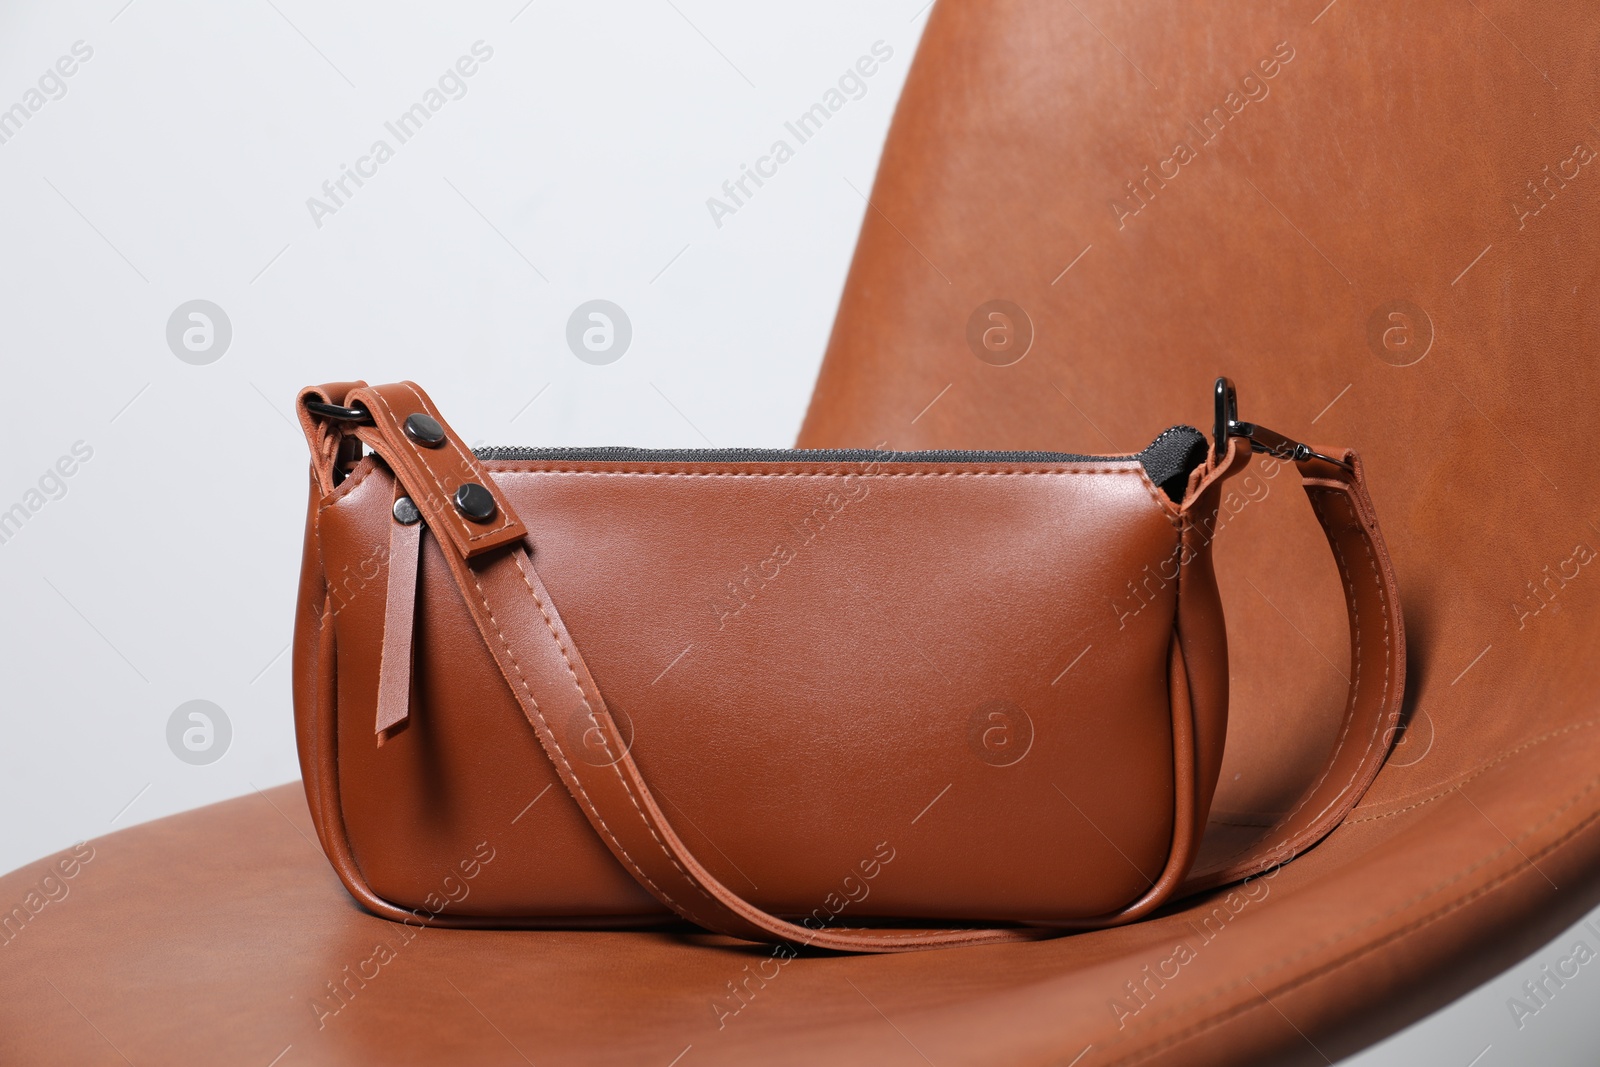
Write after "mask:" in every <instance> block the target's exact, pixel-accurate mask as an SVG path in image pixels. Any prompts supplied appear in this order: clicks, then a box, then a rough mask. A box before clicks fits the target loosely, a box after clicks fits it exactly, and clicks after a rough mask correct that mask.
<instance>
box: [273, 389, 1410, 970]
mask: <svg viewBox="0 0 1600 1067" xmlns="http://www.w3.org/2000/svg"><path fill="white" fill-rule="evenodd" d="M1216 403H1217V424H1216V427H1215V430H1214V435H1213V439H1212V441H1211V442H1209V443H1208V442H1207V440H1206V438H1205V436H1204V435H1203V434H1201V433H1200V432H1199V431H1197V430H1194V429H1191V428H1189V427H1182V426H1180V427H1174V428H1173V429H1170V430H1167V431H1165V432H1164V433H1162V434H1161V435H1160V436H1159V437H1157V438H1156V439H1155V441H1154V442H1152V443H1151V445H1150V446H1149V447H1147V448H1146V449H1144V450H1143V451H1142V452H1139V453H1137V454H1133V455H1122V456H1079V455H1068V454H1062V453H1048V452H946V451H937V452H934V451H929V452H887V451H874V450H862V451H844V450H819V451H790V450H755V449H748V450H746V449H740V450H730V451H653V450H643V449H632V448H592V449H566V448H547V449H525V448H481V449H469V448H468V447H467V446H466V445H465V444H463V442H462V441H461V439H460V438H459V437H458V436H457V435H456V434H455V433H454V432H453V431H452V430H451V429H450V427H449V425H448V424H447V423H446V422H445V421H444V418H443V417H442V416H441V415H440V414H439V412H438V410H437V409H436V408H435V407H434V405H433V403H432V401H430V400H429V399H428V397H427V396H426V394H424V393H423V391H422V390H421V389H420V388H418V387H417V386H416V385H413V384H411V383H409V382H402V383H400V384H397V385H382V386H368V385H366V384H365V383H362V382H347V383H338V384H332V385H324V386H319V387H315V388H310V389H306V390H304V391H303V392H302V393H301V397H300V405H299V410H300V419H301V422H302V425H303V427H304V429H305V432H306V436H307V438H308V440H309V442H310V445H311V452H312V460H313V461H312V484H311V501H310V508H309V517H308V522H307V527H306V540H305V556H304V564H303V569H302V577H301V585H300V602H299V614H298V618H297V623H296V636H295V651H294V686H295V693H294V695H295V720H296V729H297V735H298V743H299V752H300V760H301V764H302V767H303V771H304V776H305V787H306V791H307V795H308V798H309V800H310V805H311V812H312V815H313V817H314V819H315V822H316V826H317V832H318V834H319V835H320V837H321V841H322V845H323V848H324V849H325V850H326V852H327V854H328V857H329V859H330V860H331V861H332V863H333V866H334V868H335V870H336V871H337V872H338V874H339V877H340V878H341V879H342V880H343V882H344V884H345V886H346V887H347V888H348V889H349V891H350V892H351V893H352V894H353V895H354V896H355V897H356V899H357V900H359V901H360V902H361V903H362V904H364V905H365V906H366V907H368V908H369V909H371V910H372V911H373V912H375V913H377V914H379V915H382V916H386V917H388V918H391V919H397V920H400V921H404V922H408V923H412V924H434V925H450V926H506V925H542V926H615V925H626V924H647V923H659V922H661V921H662V920H663V919H666V918H671V917H672V913H676V914H677V915H681V916H682V917H684V918H685V919H688V920H690V921H692V922H694V923H697V924H699V925H700V926H702V927H705V928H707V929H710V930H714V931H719V932H722V933H726V934H731V935H735V936H737V937H742V938H748V939H752V940H768V941H778V942H784V943H788V944H791V945H807V946H814V947H818V948H825V949H835V950H849V951H894V950H902V949H911V948H931V947H940V946H949V945H961V944H977V943H983V942H993V941H1004V940H1018V939H1024V938H1031V937H1038V936H1042V935H1045V934H1049V933H1056V932H1060V931H1062V930H1070V929H1082V928H1088V927H1098V926H1107V925H1112V924H1116V923H1123V922H1128V921H1130V920H1133V919H1137V918H1139V917H1141V916H1144V915H1147V914H1149V913H1150V912H1151V911H1152V910H1153V909H1155V908H1157V907H1158V906H1160V905H1161V904H1163V903H1164V902H1167V901H1169V900H1172V899H1173V898H1175V897H1177V896H1180V895H1183V894H1187V893H1192V892H1196V891H1198V890H1202V889H1206V888H1210V887H1214V886H1218V885H1222V884H1226V883H1229V882H1234V881H1238V880H1240V879H1246V878H1250V877H1252V876H1259V875H1263V874H1266V873H1270V872H1273V871H1274V870H1275V869H1276V867H1277V866H1278V865H1280V864H1282V863H1284V862H1285V861H1287V860H1288V859H1290V858H1292V857H1293V856H1294V855H1296V854H1297V853H1298V852H1300V851H1303V850H1304V849H1306V848H1308V847H1310V846H1312V845H1314V844H1315V843H1316V842H1317V841H1318V840H1319V839H1321V838H1322V837H1323V835H1325V834H1326V833H1327V832H1328V831H1329V830H1331V829H1332V828H1333V827H1334V826H1336V825H1338V823H1339V822H1340V820H1341V819H1342V818H1343V817H1344V815H1345V814H1346V813H1347V812H1348V811H1349V810H1350V809H1351V807H1352V806H1354V804H1355V803H1356V801H1357V800H1358V799H1359V798H1360V797H1361V795H1362V793H1363V792H1364V791H1365V790H1366V788H1367V786H1368V785H1369V784H1370V783H1371V781H1372V779H1373V777H1374V776H1375V775H1376V774H1377V772H1378V769H1379V767H1380V766H1381V764H1382V762H1383V760H1384V758H1385V756H1386V754H1387V752H1388V750H1389V746H1390V743H1391V741H1392V740H1393V737H1394V734H1395V732H1396V727H1397V724H1398V721H1399V718H1398V717H1399V710H1400V700H1401V694H1402V692H1403V690H1404V674H1405V641H1404V631H1403V628H1402V625H1401V619H1400V604H1399V601H1398V599H1397V597H1396V593H1395V585H1394V575H1393V573H1392V570H1391V568H1390V565H1389V557H1388V554H1387V551H1386V550H1385V548H1384V544H1383V539H1382V537H1381V536H1380V534H1379V531H1378V526H1377V520H1376V518H1375V517H1374V514H1373V508H1372V503H1371V500H1370V499H1369V497H1368V495H1367V492H1366V489H1365V486H1364V484H1363V481H1362V473H1361V462H1360V460H1359V458H1358V457H1357V456H1356V454H1355V453H1354V452H1351V451H1344V450H1340V451H1327V452H1324V451H1318V450H1313V449H1312V448H1310V447H1308V446H1306V445H1303V444H1299V443H1297V442H1295V441H1292V440H1289V439H1287V438H1284V437H1282V436H1281V435H1277V434H1274V433H1272V432H1271V431H1268V430H1266V429H1265V428H1263V427H1260V426H1257V425H1254V424H1251V423H1244V422H1240V421H1239V420H1238V418H1237V412H1236V401H1235V398H1234V393H1233V388H1232V385H1231V383H1229V382H1228V381H1227V380H1226V379H1220V380H1219V381H1218V383H1217V401H1216ZM363 446H364V447H365V449H369V450H370V451H371V453H372V454H371V455H363ZM1252 452H1264V453H1267V454H1268V459H1267V460H1266V462H1268V463H1272V464H1293V465H1294V467H1295V468H1296V469H1297V470H1298V472H1299V474H1300V477H1301V480H1302V483H1303V485H1304V488H1305V491H1306V495H1307V496H1308V497H1309V499H1310V501H1311V504H1312V507H1313V509H1314V511H1315V513H1316V515H1317V518H1318V520H1319V521H1320V522H1321V524H1322V526H1323V529H1324V530H1325V532H1326V534H1327V538H1328V544H1329V546H1330V547H1331V549H1332V552H1333V556H1334V562H1335V564H1336V565H1337V567H1338V570H1339V573H1340V575H1341V578H1342V585H1343V587H1344V591H1345V598H1346V604H1347V607H1348V610H1349V617H1350V635H1351V657H1350V670H1349V680H1350V687H1349V701H1348V706H1347V708H1346V710H1345V717H1344V722H1343V727H1342V729H1341V731H1340V734H1339V737H1338V741H1337V745H1336V747H1335V749H1334V751H1333V752H1332V754H1331V755H1330V757H1329V759H1328V762H1327V764H1326V765H1325V766H1324V767H1323V768H1322V771H1321V774H1320V775H1319V777H1318V778H1317V779H1316V780H1315V781H1314V782H1312V783H1309V784H1308V787H1307V790H1306V792H1305V795H1304V797H1303V799H1302V800H1301V801H1300V802H1299V803H1298V804H1297V805H1295V806H1294V807H1293V809H1292V810H1291V811H1290V812H1289V813H1288V814H1287V815H1286V816H1285V817H1283V818H1282V819H1281V821H1280V822H1279V823H1278V825H1276V826H1273V827H1270V828H1268V829H1267V830H1265V831H1261V830H1259V829H1258V830H1257V832H1255V833H1253V834H1252V835H1250V836H1249V837H1247V838H1245V839H1244V840H1243V842H1242V843H1241V841H1240V839H1239V838H1238V837H1236V836H1230V835H1229V834H1228V833H1227V832H1225V828H1224V829H1223V831H1221V832H1218V831H1215V830H1214V831H1213V832H1210V833H1208V832H1206V831H1207V813H1208V809H1209V806H1210V802H1211V797H1212V793H1213V790H1214V788H1215V786H1216V781H1217V775H1218V770H1219V768H1220V766H1221V762H1222V751H1223V740H1224V734H1225V732H1226V728H1227V705H1228V660H1227V643H1226V635H1225V628H1224V623H1223V615H1222V608H1221V604H1220V602H1219V599H1218V594H1217V587H1216V582H1215V578H1214V574H1213V571H1212V556H1211V545H1212V541H1213V540H1214V538H1216V537H1217V536H1218V535H1219V534H1220V533H1221V532H1222V531H1223V530H1225V528H1226V526H1227V523H1228V521H1229V519H1230V517H1231V516H1233V515H1236V514H1237V513H1238V511H1239V510H1240V509H1241V508H1242V507H1245V506H1248V503H1249V498H1248V497H1238V496H1236V495H1235V494H1233V493H1231V492H1230V491H1229V490H1227V488H1226V482H1227V479H1228V478H1230V477H1231V476H1232V475H1234V474H1237V473H1238V472H1239V471H1240V470H1241V469H1242V468H1243V467H1244V466H1245V465H1246V464H1248V463H1249V461H1250V458H1251V455H1252ZM1286 703H1291V704H1292V698H1291V699H1290V700H1288V701H1286ZM930 924H931V925H936V926H937V927H939V928H936V929H929V928H927V927H928V926H929V925H930Z"/></svg>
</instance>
